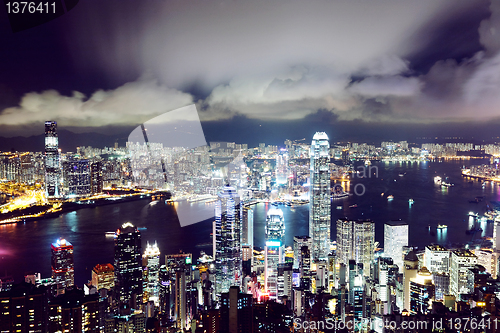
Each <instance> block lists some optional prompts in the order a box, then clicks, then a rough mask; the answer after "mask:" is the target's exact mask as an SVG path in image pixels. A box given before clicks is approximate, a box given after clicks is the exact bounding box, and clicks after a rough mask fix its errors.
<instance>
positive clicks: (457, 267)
mask: <svg viewBox="0 0 500 333" xmlns="http://www.w3.org/2000/svg"><path fill="white" fill-rule="evenodd" d="M475 264H477V257H476V256H475V255H474V254H472V252H470V251H469V250H465V249H457V250H454V251H452V252H451V260H450V293H451V294H452V295H454V296H455V297H456V298H457V300H459V299H460V294H468V293H470V292H472V290H471V287H472V288H473V287H474V284H473V283H472V285H470V284H469V283H468V281H467V271H468V270H469V268H472V267H474V265H475Z"/></svg>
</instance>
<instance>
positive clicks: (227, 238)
mask: <svg viewBox="0 0 500 333" xmlns="http://www.w3.org/2000/svg"><path fill="white" fill-rule="evenodd" d="M218 197H219V198H218V200H217V202H216V204H215V221H214V236H215V237H213V242H214V249H215V253H214V256H215V258H214V260H215V280H216V283H215V293H216V295H220V294H222V293H227V292H229V287H230V286H235V285H239V280H240V278H241V275H242V274H241V255H240V236H241V235H240V213H239V202H238V196H237V193H236V190H235V189H234V188H233V187H230V186H225V187H224V188H223V190H222V191H221V192H219V194H218Z"/></svg>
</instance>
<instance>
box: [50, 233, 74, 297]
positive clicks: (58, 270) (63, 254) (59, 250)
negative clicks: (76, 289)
mask: <svg viewBox="0 0 500 333" xmlns="http://www.w3.org/2000/svg"><path fill="white" fill-rule="evenodd" d="M51 248H52V265H51V266H52V278H53V279H54V280H55V281H56V282H57V283H58V284H61V285H60V287H59V285H58V288H57V289H58V291H57V293H58V294H60V293H63V292H64V289H65V288H68V287H71V286H73V285H74V284H75V264H74V261H73V245H71V243H70V242H68V241H66V240H65V239H62V238H61V239H58V240H57V241H56V242H55V243H52V246H51Z"/></svg>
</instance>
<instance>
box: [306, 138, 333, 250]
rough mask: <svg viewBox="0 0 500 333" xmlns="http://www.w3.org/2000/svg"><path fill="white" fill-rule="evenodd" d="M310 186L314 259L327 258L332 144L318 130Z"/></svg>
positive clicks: (310, 223) (311, 233)
mask: <svg viewBox="0 0 500 333" xmlns="http://www.w3.org/2000/svg"><path fill="white" fill-rule="evenodd" d="M310 158H311V164H310V170H311V184H310V188H309V196H310V199H309V200H310V203H309V237H311V238H312V251H311V256H312V259H313V260H327V259H328V253H329V252H330V208H331V207H330V205H331V201H330V144H329V142H328V136H327V135H326V133H324V132H316V134H314V137H313V140H312V144H311V153H310Z"/></svg>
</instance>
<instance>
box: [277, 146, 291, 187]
mask: <svg viewBox="0 0 500 333" xmlns="http://www.w3.org/2000/svg"><path fill="white" fill-rule="evenodd" d="M287 181H288V151H286V150H285V149H282V150H281V151H280V152H279V154H277V155H276V184H277V185H283V184H286V183H287Z"/></svg>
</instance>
